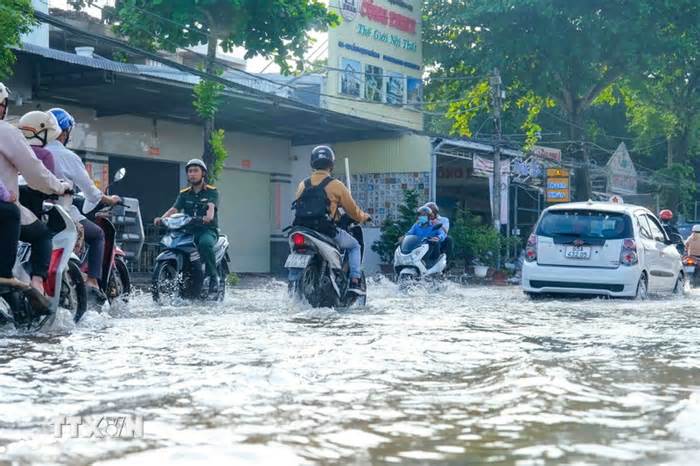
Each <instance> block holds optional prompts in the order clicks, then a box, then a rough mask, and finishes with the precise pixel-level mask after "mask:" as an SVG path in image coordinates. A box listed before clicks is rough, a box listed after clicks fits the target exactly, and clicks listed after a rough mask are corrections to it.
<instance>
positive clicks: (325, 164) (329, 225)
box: [295, 146, 371, 294]
mask: <svg viewBox="0 0 700 466" xmlns="http://www.w3.org/2000/svg"><path fill="white" fill-rule="evenodd" d="M334 167H335V152H333V149H331V148H330V147H328V146H318V147H315V148H314V149H313V150H312V151H311V168H312V169H313V171H312V173H311V176H310V177H309V178H307V179H305V180H304V181H302V182H301V183H299V186H298V188H297V192H296V201H295V206H298V203H299V202H300V201H301V198H302V196H306V195H305V194H304V193H307V195H308V193H310V192H312V190H314V189H317V187H319V186H322V187H323V191H324V192H325V195H326V199H325V204H326V206H325V208H324V210H325V213H321V217H319V218H318V219H316V221H311V222H309V221H301V220H300V216H299V210H298V209H297V218H295V225H299V226H306V227H308V228H311V229H314V230H317V231H320V232H321V233H324V234H326V235H328V236H330V237H332V238H333V240H334V241H335V244H336V245H337V246H338V247H339V248H340V249H344V250H346V251H347V252H348V265H349V267H350V286H349V288H348V291H351V292H353V293H355V294H363V291H362V289H361V283H360V280H361V278H362V250H361V247H360V243H359V242H358V241H357V240H356V239H355V238H354V237H353V236H352V235H351V234H350V233H348V232H347V231H345V230H344V229H342V228H340V227H339V226H338V222H339V221H340V220H341V215H340V212H338V207H342V208H343V210H344V211H345V213H346V214H347V215H348V216H349V217H350V218H351V219H352V220H354V221H355V222H358V223H360V224H361V223H365V222H367V221H369V220H370V219H371V218H370V216H369V215H368V214H366V213H365V212H363V211H362V209H360V208H359V207H358V206H357V203H356V202H355V200H354V199H353V197H352V194H350V191H349V190H348V188H347V187H346V186H345V185H344V184H343V183H342V182H341V181H339V180H337V179H335V178H333V177H332V175H331V173H332V172H333V168H334Z"/></svg>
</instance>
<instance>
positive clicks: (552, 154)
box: [532, 146, 561, 163]
mask: <svg viewBox="0 0 700 466" xmlns="http://www.w3.org/2000/svg"><path fill="white" fill-rule="evenodd" d="M532 154H533V155H534V156H535V157H539V158H541V159H544V160H551V161H552V162H556V163H561V150H559V149H553V148H551V147H542V146H533V148H532Z"/></svg>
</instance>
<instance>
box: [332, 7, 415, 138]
mask: <svg viewBox="0 0 700 466" xmlns="http://www.w3.org/2000/svg"><path fill="white" fill-rule="evenodd" d="M329 6H330V9H331V11H336V12H339V13H340V17H341V24H340V25H339V26H337V27H335V28H332V29H331V30H330V31H329V33H328V44H329V45H328V80H327V82H326V89H325V91H326V92H325V93H326V94H327V95H328V96H327V97H325V99H324V105H325V106H326V108H328V109H329V110H333V111H337V112H341V113H345V114H351V115H355V116H359V117H362V118H367V119H374V120H380V121H383V122H387V123H393V124H396V125H400V126H405V127H407V128H410V129H415V130H422V129H423V114H422V112H421V111H420V110H422V107H421V100H422V95H423V81H422V74H423V54H422V47H421V34H422V32H421V1H420V0H330V5H329ZM333 96H338V97H341V98H334V97H333ZM348 97H350V99H348ZM355 100H356V101H355Z"/></svg>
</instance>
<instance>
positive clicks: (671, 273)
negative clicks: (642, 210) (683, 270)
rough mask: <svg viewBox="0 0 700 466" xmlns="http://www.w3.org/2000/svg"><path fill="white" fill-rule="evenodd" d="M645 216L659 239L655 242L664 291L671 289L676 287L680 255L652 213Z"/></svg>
mask: <svg viewBox="0 0 700 466" xmlns="http://www.w3.org/2000/svg"><path fill="white" fill-rule="evenodd" d="M647 218H648V220H649V224H651V225H652V230H654V231H655V232H656V235H657V237H658V239H660V241H657V244H658V247H659V256H660V259H661V263H662V267H663V275H664V278H665V279H666V283H665V290H664V291H673V289H674V288H675V287H676V278H677V277H678V272H679V271H680V267H681V255H680V253H679V252H678V249H676V245H675V244H671V241H670V240H669V238H668V236H667V235H666V233H665V230H664V228H663V226H662V225H661V223H659V220H658V219H657V218H656V217H654V216H652V215H647Z"/></svg>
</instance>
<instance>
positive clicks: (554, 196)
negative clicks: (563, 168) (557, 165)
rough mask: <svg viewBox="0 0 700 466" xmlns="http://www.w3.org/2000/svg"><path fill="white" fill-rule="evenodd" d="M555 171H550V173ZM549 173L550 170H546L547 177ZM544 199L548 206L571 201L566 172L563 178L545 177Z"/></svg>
mask: <svg viewBox="0 0 700 466" xmlns="http://www.w3.org/2000/svg"><path fill="white" fill-rule="evenodd" d="M556 170H557V169H552V171H556ZM549 172H550V170H547V175H549ZM546 197H547V202H548V203H550V204H553V203H558V202H570V201H571V189H570V185H569V177H568V172H567V173H566V175H565V176H557V177H549V176H548V177H547V189H546Z"/></svg>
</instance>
